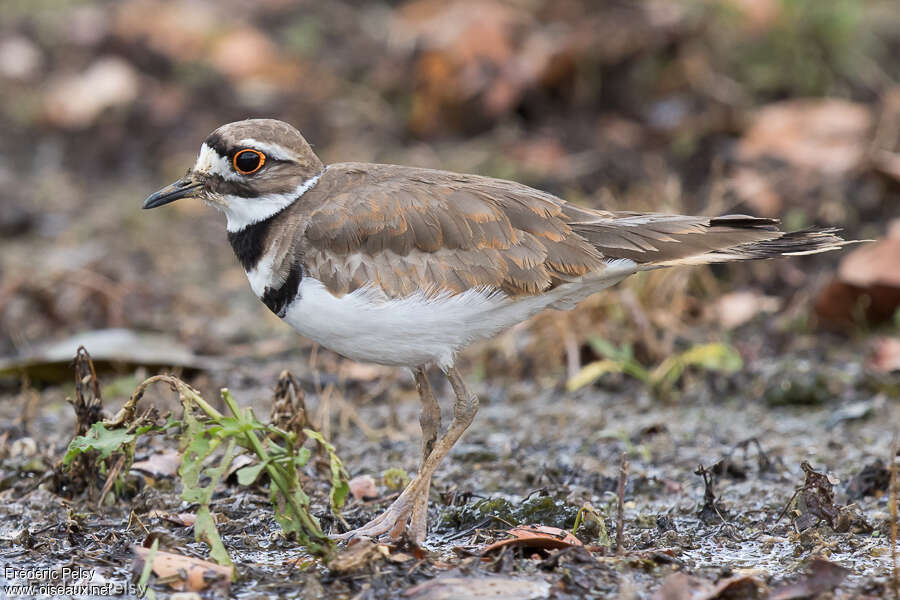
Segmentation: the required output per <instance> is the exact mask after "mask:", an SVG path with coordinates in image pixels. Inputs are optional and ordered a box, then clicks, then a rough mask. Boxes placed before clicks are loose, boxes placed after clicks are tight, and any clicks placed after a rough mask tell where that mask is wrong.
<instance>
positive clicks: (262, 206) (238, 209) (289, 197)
mask: <svg viewBox="0 0 900 600" xmlns="http://www.w3.org/2000/svg"><path fill="white" fill-rule="evenodd" d="M321 175H322V174H321V173H319V174H318V175H316V176H315V177H310V178H309V179H307V180H306V181H304V182H303V183H301V184H300V185H298V186H297V187H296V188H294V189H293V190H291V191H289V192H285V193H282V194H265V195H263V196H255V197H252V198H244V197H243V196H232V195H225V196H222V204H221V206H219V208H221V209H222V212H224V213H225V218H226V219H227V221H228V223H227V225H226V228H227V229H228V231H230V232H232V233H234V232H236V231H240V230H241V229H243V228H245V227H247V226H248V225H253V224H254V223H259V222H260V221H265V220H266V219H268V218H269V217H271V216H272V215H275V214H278V213H279V212H281V211H282V210H284V209H285V208H287V207H288V206H290V205H291V204H293V202H294V201H295V200H297V199H298V198H299V197H300V196H302V195H303V194H304V193H306V191H307V190H309V189H310V188H312V187H313V186H314V185H316V182H317V181H319V177H321Z"/></svg>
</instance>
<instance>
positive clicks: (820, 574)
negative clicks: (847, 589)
mask: <svg viewBox="0 0 900 600" xmlns="http://www.w3.org/2000/svg"><path fill="white" fill-rule="evenodd" d="M850 573H852V571H851V570H850V569H846V568H844V567H842V566H841V565H838V564H835V563H833V562H830V561H827V560H825V559H824V558H818V557H817V558H814V559H813V560H812V562H811V563H810V565H809V569H808V573H807V575H805V576H804V577H802V578H801V579H799V580H798V581H795V582H793V583H786V584H782V585H779V586H777V587H776V588H775V589H773V590H772V595H771V596H770V597H769V600H794V599H795V598H809V597H812V596H816V595H818V594H821V593H822V592H827V591H829V590H832V589H834V588H835V587H837V586H838V585H840V583H841V582H842V581H843V580H844V579H845V578H846V577H847V575H849V574H850Z"/></svg>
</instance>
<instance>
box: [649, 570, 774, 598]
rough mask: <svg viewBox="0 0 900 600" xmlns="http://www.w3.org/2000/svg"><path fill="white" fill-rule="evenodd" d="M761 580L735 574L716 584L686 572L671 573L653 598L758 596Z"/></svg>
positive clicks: (761, 585)
mask: <svg viewBox="0 0 900 600" xmlns="http://www.w3.org/2000/svg"><path fill="white" fill-rule="evenodd" d="M762 588H763V584H762V582H760V581H759V580H758V579H756V578H755V577H753V576H752V575H749V574H741V575H735V576H734V577H729V578H728V579H724V580H722V581H720V582H719V583H717V584H715V585H714V584H713V583H712V582H710V581H706V580H704V579H700V578H698V577H693V576H691V575H688V574H687V573H673V574H671V575H669V576H668V577H666V578H665V579H664V580H663V583H662V585H661V586H660V588H659V589H658V590H657V591H656V593H655V594H654V595H653V599H654V600H725V599H726V598H745V599H747V600H750V599H752V598H759V597H761V596H760V593H761V589H762Z"/></svg>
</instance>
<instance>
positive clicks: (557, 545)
mask: <svg viewBox="0 0 900 600" xmlns="http://www.w3.org/2000/svg"><path fill="white" fill-rule="evenodd" d="M507 533H508V534H510V535H512V536H513V537H512V538H510V539H507V540H500V541H499V542H494V543H493V544H490V545H489V546H487V547H486V548H485V549H484V550H483V551H482V555H486V554H490V553H492V552H495V551H497V550H499V549H501V548H505V547H506V546H515V547H518V548H522V549H523V550H525V551H528V550H535V551H539V552H546V551H548V550H559V549H562V548H569V547H571V546H583V545H584V544H583V543H582V542H581V540H579V539H578V538H577V537H575V536H574V535H572V534H571V533H570V532H568V531H566V530H564V529H559V528H558V527H549V526H547V525H521V526H519V527H513V528H512V529H510V530H509V531H507Z"/></svg>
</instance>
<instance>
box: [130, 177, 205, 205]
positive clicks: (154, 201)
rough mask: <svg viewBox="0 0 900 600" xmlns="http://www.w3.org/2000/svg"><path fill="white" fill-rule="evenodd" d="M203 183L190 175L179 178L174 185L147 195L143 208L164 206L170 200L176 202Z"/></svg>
mask: <svg viewBox="0 0 900 600" xmlns="http://www.w3.org/2000/svg"><path fill="white" fill-rule="evenodd" d="M201 185H203V184H201V183H198V182H196V181H194V180H193V179H190V178H189V177H185V178H183V179H179V180H178V181H176V182H175V183H173V184H172V185H167V186H166V187H164V188H163V189H161V190H159V191H158V192H154V193H153V194H150V195H149V196H147V199H146V200H144V206H143V208H156V207H157V206H162V205H164V204H168V203H169V202H175V201H176V200H178V199H180V198H185V197H187V196H190V195H191V193H192V192H193V191H194V190H196V189H197V188H199V187H200V186H201Z"/></svg>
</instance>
